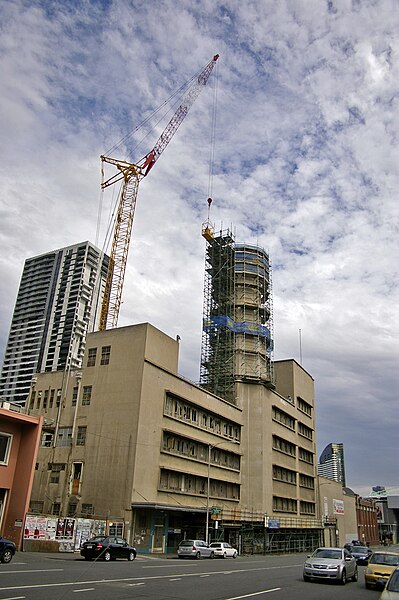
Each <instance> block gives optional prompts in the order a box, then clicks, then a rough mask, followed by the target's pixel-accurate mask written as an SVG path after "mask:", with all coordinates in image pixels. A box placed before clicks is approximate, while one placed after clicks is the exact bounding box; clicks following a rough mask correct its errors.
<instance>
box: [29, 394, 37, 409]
mask: <svg viewBox="0 0 399 600" xmlns="http://www.w3.org/2000/svg"><path fill="white" fill-rule="evenodd" d="M35 398H36V392H35V390H33V392H32V394H31V397H30V403H29V409H30V410H32V409H33V408H34V406H35Z"/></svg>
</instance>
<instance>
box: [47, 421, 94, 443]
mask: <svg viewBox="0 0 399 600" xmlns="http://www.w3.org/2000/svg"><path fill="white" fill-rule="evenodd" d="M72 434H73V428H72V427H60V428H59V429H58V434H57V441H56V444H55V445H56V446H58V447H61V448H65V447H67V446H72V443H73V439H72ZM86 434H87V427H86V425H79V426H78V428H77V432H76V445H77V446H85V445H86ZM53 445H54V432H53V431H48V430H47V431H46V430H44V431H43V433H42V439H41V446H42V447H44V448H51V447H52V446H53Z"/></svg>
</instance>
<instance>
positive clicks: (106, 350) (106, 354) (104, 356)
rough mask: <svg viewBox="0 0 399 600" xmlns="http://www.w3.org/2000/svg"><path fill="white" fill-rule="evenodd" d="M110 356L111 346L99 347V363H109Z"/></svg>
mask: <svg viewBox="0 0 399 600" xmlns="http://www.w3.org/2000/svg"><path fill="white" fill-rule="evenodd" d="M110 356H111V346H103V347H102V348H101V362H100V364H101V365H109V359H110Z"/></svg>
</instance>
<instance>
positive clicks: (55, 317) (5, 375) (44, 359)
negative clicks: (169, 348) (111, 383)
mask: <svg viewBox="0 0 399 600" xmlns="http://www.w3.org/2000/svg"><path fill="white" fill-rule="evenodd" d="M107 265H108V257H107V256H105V255H104V254H102V253H101V252H100V251H99V250H98V249H97V248H96V247H95V246H93V245H92V244H90V243H89V242H83V243H81V244H76V245H74V246H68V247H67V248H61V249H60V250H55V251H54V252H48V253H46V254H42V255H40V256H35V257H33V258H29V259H27V260H26V262H25V266H24V270H23V273H22V277H21V283H20V286H19V290H18V295H17V300H16V304H15V310H14V314H13V318H12V322H11V328H10V333H9V337H8V342H7V346H6V351H5V358H4V364H3V368H2V371H1V377H0V398H1V399H2V400H3V401H9V402H14V403H19V404H21V405H24V403H25V401H26V398H27V397H28V393H29V387H30V383H31V380H32V376H33V375H34V373H36V372H42V371H56V370H66V369H69V368H77V367H80V366H81V362H82V358H83V353H84V349H85V341H86V334H87V332H88V331H91V330H94V327H95V325H96V323H97V321H98V318H97V317H96V315H97V314H99V307H98V303H99V301H100V299H101V297H102V293H103V289H104V285H105V283H104V282H105V276H106V270H107Z"/></svg>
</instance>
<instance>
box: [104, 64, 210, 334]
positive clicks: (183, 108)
mask: <svg viewBox="0 0 399 600" xmlns="http://www.w3.org/2000/svg"><path fill="white" fill-rule="evenodd" d="M218 58H219V55H218V54H215V56H214V57H213V59H212V60H211V61H210V62H209V63H208V64H207V65H206V66H205V67H204V69H203V70H202V71H201V73H200V75H199V76H198V77H197V79H196V80H195V82H194V83H193V85H192V86H191V87H190V88H189V90H188V91H187V93H186V95H185V96H184V98H183V101H182V102H181V104H180V106H179V108H178V109H177V110H176V112H175V114H174V115H173V117H172V118H171V120H170V121H169V123H168V124H167V126H166V127H165V129H164V130H163V132H162V134H161V135H160V137H159V138H158V140H157V142H156V144H155V146H154V147H153V149H152V150H151V151H150V152H149V153H148V154H146V155H145V156H144V157H143V158H142V159H140V160H139V161H138V162H137V163H129V162H127V161H124V160H118V159H116V158H110V157H107V156H101V161H102V164H103V163H108V164H111V165H114V166H115V167H116V168H117V170H118V171H117V173H116V174H115V175H113V176H112V177H111V178H109V179H108V180H106V181H104V179H103V180H102V182H101V187H102V189H104V188H106V187H108V186H110V185H113V184H114V183H116V182H118V181H121V180H123V183H122V188H121V192H120V197H119V201H118V214H117V218H116V223H115V228H114V233H113V239H112V248H111V255H110V261H109V265H108V271H107V276H106V282H105V289H104V295H103V300H102V304H101V312H100V324H99V330H100V331H104V330H105V329H110V328H113V327H116V326H117V323H118V316H119V309H120V305H121V302H122V289H123V282H124V278H125V271H126V263H127V256H128V252H129V246H130V239H131V233H132V226H133V217H134V212H135V209H136V201H137V194H138V188H139V183H140V181H141V180H142V179H143V178H144V177H146V176H147V175H148V173H149V172H150V170H151V169H152V167H153V166H154V164H155V163H156V161H157V160H158V158H159V157H160V155H161V154H162V152H163V151H164V150H165V148H166V146H167V145H168V144H169V142H170V141H171V139H172V137H173V136H174V134H175V133H176V131H177V129H178V127H179V126H180V125H181V123H182V122H183V120H184V119H185V117H186V115H187V113H188V111H189V110H190V108H191V106H192V105H193V104H194V102H195V100H196V99H197V98H198V96H199V94H200V92H201V90H202V89H203V88H204V86H205V85H206V83H207V81H208V79H209V76H210V74H211V73H212V71H213V68H214V66H215V64H216V61H217V60H218ZM102 173H103V174H104V169H103V168H102Z"/></svg>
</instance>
